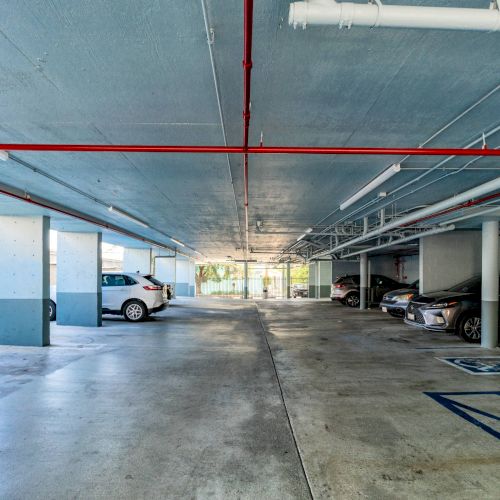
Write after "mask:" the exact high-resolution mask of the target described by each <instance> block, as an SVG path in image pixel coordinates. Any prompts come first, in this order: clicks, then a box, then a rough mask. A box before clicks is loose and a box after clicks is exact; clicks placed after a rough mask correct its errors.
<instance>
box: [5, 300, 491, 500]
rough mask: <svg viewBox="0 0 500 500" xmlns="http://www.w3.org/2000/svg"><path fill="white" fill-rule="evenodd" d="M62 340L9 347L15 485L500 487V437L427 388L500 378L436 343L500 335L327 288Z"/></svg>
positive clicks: (358, 489) (9, 433)
mask: <svg viewBox="0 0 500 500" xmlns="http://www.w3.org/2000/svg"><path fill="white" fill-rule="evenodd" d="M262 327H264V329H265V331H266V335H264V330H263V328H262ZM266 339H267V340H266ZM52 342H53V346H52V347H50V348H17V347H0V471H1V472H0V475H1V480H0V498H2V499H3V498H6V499H35V498H40V499H42V498H43V499H51V498H54V499H60V498H64V499H66V498H85V499H92V498H99V499H101V498H102V499H104V498H106V499H112V498H120V499H122V498H127V499H128V498H131V499H136V498H252V499H253V498H279V499H282V498H310V497H311V493H310V491H312V495H313V497H314V498H341V499H344V498H345V499H350V498H374V499H392V498H394V499H402V498H440V499H444V498H450V499H451V498H453V499H462V498H463V499H466V498H467V499H468V498H474V499H476V498H481V499H498V498H500V446H499V440H498V439H496V438H495V437H494V436H492V435H490V434H487V433H486V432H484V431H483V430H482V429H480V428H478V427H476V426H474V425H472V424H470V423H468V422H466V421H465V420H463V419H462V418H460V417H458V416H457V415H455V414H453V413H452V412H451V411H449V410H447V409H446V408H444V407H443V406H441V405H439V404H438V403H436V402H435V401H434V400H432V399H431V398H429V397H428V396H426V395H425V394H423V391H439V392H447V391H450V392H451V391H464V392H465V391H470V392H474V391H477V392H481V391H498V390H500V376H473V375H469V374H467V373H464V372H461V371H459V370H458V369H456V368H454V367H451V366H448V365H446V364H444V363H442V362H441V361H438V360H436V359H435V357H436V356H445V355H447V356H454V355H456V356H461V355H462V356H469V355H471V354H472V353H474V354H477V355H482V356H484V355H487V354H495V355H500V353H499V351H498V350H496V351H490V352H485V351H481V350H473V349H471V346H468V345H466V344H463V343H462V342H461V341H459V340H458V339H457V338H455V337H448V336H438V335H436V334H430V333H427V332H423V331H420V330H414V329H411V328H409V327H407V326H405V325H404V324H402V323H401V321H399V320H396V319H393V318H390V317H388V316H386V315H384V314H382V313H380V312H379V311H369V312H360V311H353V310H350V309H347V308H345V307H343V306H340V305H338V304H332V303H330V302H324V301H312V300H296V301H290V302H278V301H260V302H257V303H254V302H247V303H244V302H242V301H236V300H217V299H205V300H201V299H191V300H189V299H186V300H178V301H175V302H174V305H173V306H172V307H171V308H170V309H169V310H167V311H165V312H164V313H162V314H161V315H157V316H156V317H155V318H154V319H152V320H150V321H148V322H147V323H144V324H130V323H126V322H124V321H122V320H121V319H119V318H114V319H110V320H106V321H105V322H104V327H103V328H101V329H92V328H73V327H61V326H57V325H53V327H52ZM267 342H269V345H268V343H267ZM269 346H270V348H271V351H272V353H273V357H271V355H270V352H269ZM274 363H275V364H274ZM275 367H276V369H277V373H278V375H279V379H278V378H277V377H276V372H275ZM281 391H282V392H281ZM282 394H283V397H284V402H285V404H283V399H282ZM477 397H478V396H471V397H470V398H469V400H468V401H467V400H464V402H468V403H471V404H472V403H474V404H475V405H476V406H477V404H478V400H477ZM485 397H486V396H482V398H485ZM474 398H476V399H474ZM498 400H500V398H498V397H496V398H492V397H490V398H487V399H481V404H486V407H487V408H488V410H489V411H490V412H493V413H496V414H497V415H499V414H500V406H499V403H498ZM290 424H291V425H290ZM496 424H497V423H496ZM492 425H495V422H493V423H492ZM297 446H298V448H297ZM298 450H300V454H299V453H298ZM304 470H305V474H304ZM306 476H307V478H306ZM309 488H310V489H309Z"/></svg>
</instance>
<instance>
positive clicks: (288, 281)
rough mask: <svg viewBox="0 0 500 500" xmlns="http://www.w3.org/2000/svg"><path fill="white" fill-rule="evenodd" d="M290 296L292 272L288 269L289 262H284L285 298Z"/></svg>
mask: <svg viewBox="0 0 500 500" xmlns="http://www.w3.org/2000/svg"><path fill="white" fill-rule="evenodd" d="M291 297H292V273H291V269H290V262H287V263H286V298H287V299H290V298H291Z"/></svg>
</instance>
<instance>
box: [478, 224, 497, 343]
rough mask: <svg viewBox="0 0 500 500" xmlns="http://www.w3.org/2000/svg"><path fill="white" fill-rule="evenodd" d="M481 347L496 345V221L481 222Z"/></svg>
mask: <svg viewBox="0 0 500 500" xmlns="http://www.w3.org/2000/svg"><path fill="white" fill-rule="evenodd" d="M482 239H483V248H482V285H481V286H482V290H481V347H485V348H486V349H493V348H494V347H496V346H497V345H498V221H485V222H483V238H482Z"/></svg>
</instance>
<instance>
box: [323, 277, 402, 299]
mask: <svg viewBox="0 0 500 500" xmlns="http://www.w3.org/2000/svg"><path fill="white" fill-rule="evenodd" d="M359 282H360V277H359V274H351V275H346V276H340V277H338V278H337V279H336V280H335V282H334V283H332V288H331V293H330V298H331V299H332V300H338V301H340V302H341V303H342V304H345V305H348V306H350V307H359ZM403 286H408V285H407V284H406V283H398V282H397V281H395V280H393V279H392V278H388V277H387V276H383V275H382V274H372V275H371V276H370V289H369V296H368V298H369V302H375V303H379V302H380V301H381V300H382V297H383V296H384V294H385V293H387V292H390V291H391V290H397V289H398V288H402V287H403Z"/></svg>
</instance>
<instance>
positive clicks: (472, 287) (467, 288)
mask: <svg viewBox="0 0 500 500" xmlns="http://www.w3.org/2000/svg"><path fill="white" fill-rule="evenodd" d="M480 290H481V278H480V277H479V276H474V278H470V279H468V280H466V281H463V282H462V283H459V284H458V285H455V286H454V287H452V288H450V290H449V291H450V292H459V293H477V292H479V291H480Z"/></svg>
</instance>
